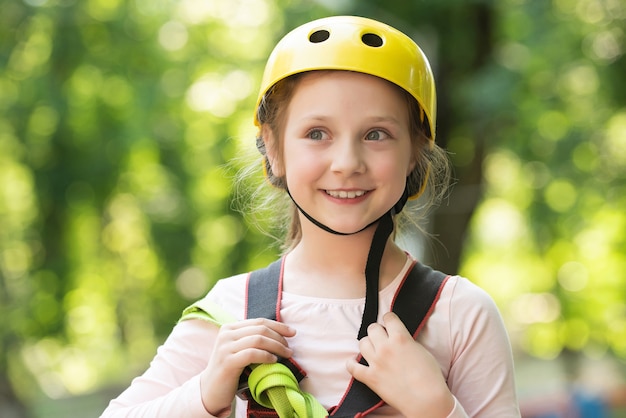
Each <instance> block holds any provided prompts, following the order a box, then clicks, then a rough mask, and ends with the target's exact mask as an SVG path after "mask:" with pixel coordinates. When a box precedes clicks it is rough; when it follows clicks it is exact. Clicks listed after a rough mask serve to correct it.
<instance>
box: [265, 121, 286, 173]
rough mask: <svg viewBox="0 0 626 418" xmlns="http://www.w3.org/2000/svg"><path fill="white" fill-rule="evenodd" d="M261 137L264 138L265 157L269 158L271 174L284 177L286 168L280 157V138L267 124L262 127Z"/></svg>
mask: <svg viewBox="0 0 626 418" xmlns="http://www.w3.org/2000/svg"><path fill="white" fill-rule="evenodd" d="M261 138H263V143H264V144H265V151H266V155H265V158H267V161H268V162H269V165H270V168H271V169H272V173H271V174H272V175H273V176H274V177H283V176H284V175H285V169H284V167H283V164H282V161H281V158H280V152H279V145H278V138H276V135H274V132H273V131H272V129H271V128H270V127H269V126H267V125H263V126H262V127H261Z"/></svg>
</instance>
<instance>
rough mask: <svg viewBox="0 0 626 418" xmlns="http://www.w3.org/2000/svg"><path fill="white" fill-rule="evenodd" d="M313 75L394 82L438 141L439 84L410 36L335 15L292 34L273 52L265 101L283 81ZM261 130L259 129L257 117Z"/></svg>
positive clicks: (374, 23) (372, 22)
mask: <svg viewBox="0 0 626 418" xmlns="http://www.w3.org/2000/svg"><path fill="white" fill-rule="evenodd" d="M312 70H349V71H356V72H361V73H365V74H370V75H374V76H377V77H380V78H383V79H385V80H387V81H390V82H392V83H394V84H396V85H398V86H400V87H402V88H403V89H404V90H406V91H407V92H408V93H409V94H411V95H412V96H413V97H414V98H415V99H416V100H417V102H418V103H419V105H420V108H421V109H422V111H423V112H424V114H425V118H426V122H427V125H428V126H429V127H430V132H429V133H430V138H431V139H432V140H434V139H435V118H436V105H437V103H436V93H435V81H434V77H433V73H432V70H431V68H430V64H429V63H428V59H427V58H426V55H424V53H423V52H422V50H421V49H420V48H419V46H417V44H416V43H415V42H413V40H411V38H409V37H408V36H406V35H405V34H404V33H402V32H400V31H398V30H397V29H394V28H392V27H391V26H388V25H386V24H384V23H380V22H378V21H376V20H372V19H367V18H364V17H356V16H333V17H327V18H323V19H318V20H314V21H312V22H309V23H306V24H304V25H302V26H300V27H297V28H296V29H294V30H292V31H291V32H289V33H288V34H287V35H285V37H283V38H282V39H281V40H280V42H278V44H277V45H276V47H275V48H274V50H273V51H272V53H271V55H270V57H269V59H268V61H267V64H266V66H265V72H264V74H263V79H262V81H261V90H260V92H259V96H258V99H257V104H256V109H257V111H258V108H259V104H260V103H261V100H262V99H263V97H264V96H265V94H266V93H267V92H268V90H269V89H270V88H271V87H272V86H273V85H274V84H276V83H277V82H278V81H280V80H282V79H284V78H286V77H288V76H290V75H292V74H297V73H302V72H305V71H312ZM254 123H255V125H257V126H258V125H259V121H258V119H257V115H256V112H255V116H254Z"/></svg>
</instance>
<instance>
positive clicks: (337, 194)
mask: <svg viewBox="0 0 626 418" xmlns="http://www.w3.org/2000/svg"><path fill="white" fill-rule="evenodd" d="M365 193H367V191H366V190H350V191H346V190H326V194H327V195H329V196H332V197H334V198H337V199H354V198H356V197H361V196H363V195H364V194H365Z"/></svg>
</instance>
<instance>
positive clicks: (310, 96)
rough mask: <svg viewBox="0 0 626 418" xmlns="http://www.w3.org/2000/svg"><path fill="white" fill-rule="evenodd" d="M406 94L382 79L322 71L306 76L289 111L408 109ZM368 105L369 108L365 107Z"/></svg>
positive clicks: (342, 72) (365, 75) (346, 72)
mask: <svg viewBox="0 0 626 418" xmlns="http://www.w3.org/2000/svg"><path fill="white" fill-rule="evenodd" d="M405 97H406V95H405V93H403V90H402V89H401V88H400V87H398V86H396V85H395V84H393V83H391V82H389V81H387V80H384V79H382V78H379V77H376V76H373V75H369V74H364V73H359V72H354V71H343V70H321V71H311V72H308V73H303V74H302V75H301V77H300V78H299V80H298V83H297V84H296V85H295V87H294V91H293V94H292V96H291V100H290V106H289V107H290V108H294V107H296V108H300V109H302V108H308V107H314V106H317V107H319V106H321V107H322V108H327V109H328V110H329V111H330V109H333V108H335V109H336V108H337V107H339V108H341V106H342V105H343V106H351V107H363V108H364V110H367V106H371V107H372V109H371V110H372V111H373V110H374V109H378V110H388V111H398V110H401V109H407V108H408V103H407V101H406V99H405ZM366 103H367V106H366Z"/></svg>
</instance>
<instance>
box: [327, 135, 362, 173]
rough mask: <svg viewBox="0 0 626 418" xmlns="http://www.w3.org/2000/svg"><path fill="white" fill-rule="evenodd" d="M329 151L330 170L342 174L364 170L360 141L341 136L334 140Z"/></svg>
mask: <svg viewBox="0 0 626 418" xmlns="http://www.w3.org/2000/svg"><path fill="white" fill-rule="evenodd" d="M330 152H331V160H332V164H331V171H334V172H337V173H343V174H352V173H362V172H363V171H365V160H364V158H363V157H364V155H363V149H362V147H361V146H360V141H358V140H354V139H352V138H345V139H344V138H342V139H340V140H336V141H335V146H334V147H332V149H331V150H330Z"/></svg>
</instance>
